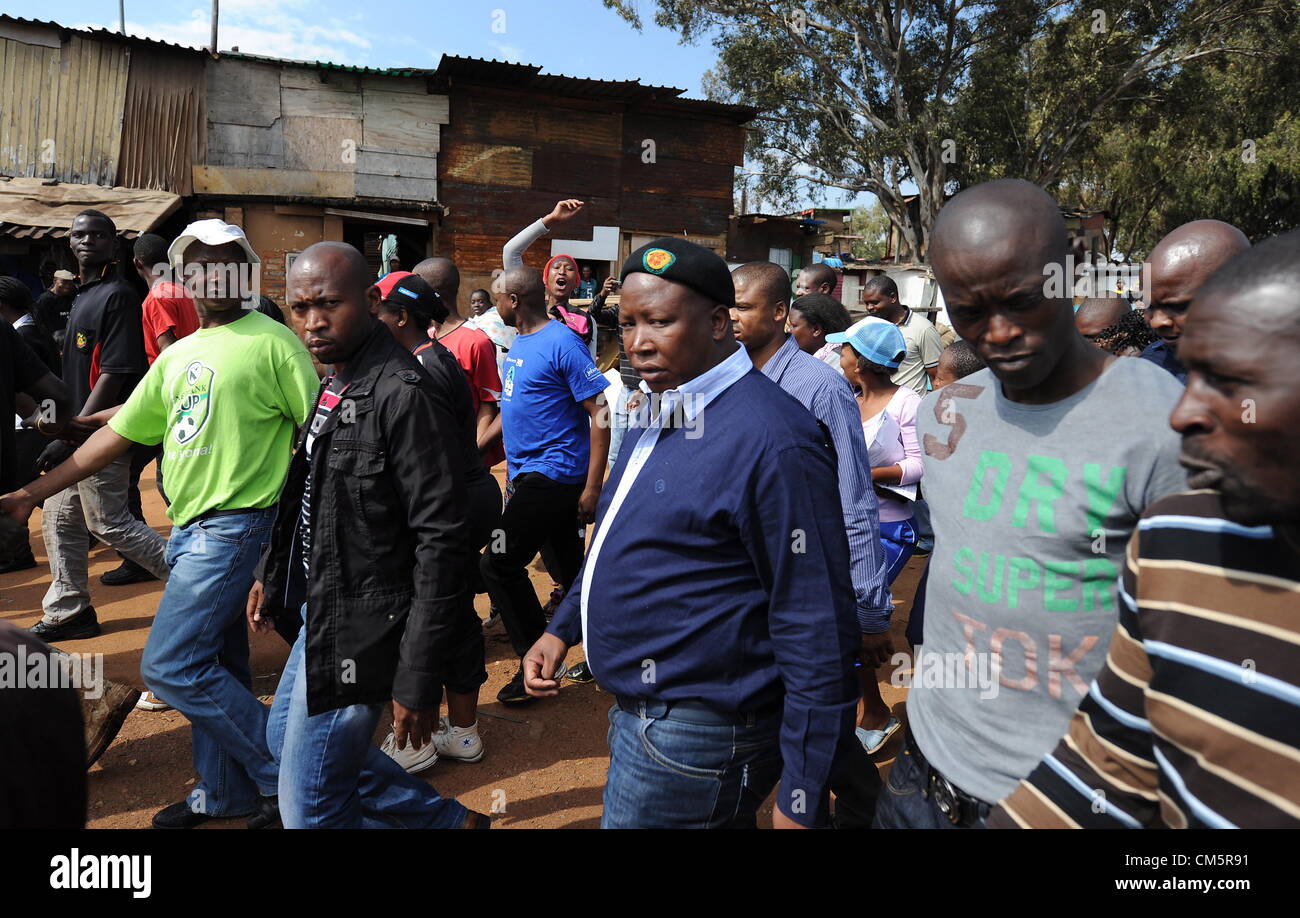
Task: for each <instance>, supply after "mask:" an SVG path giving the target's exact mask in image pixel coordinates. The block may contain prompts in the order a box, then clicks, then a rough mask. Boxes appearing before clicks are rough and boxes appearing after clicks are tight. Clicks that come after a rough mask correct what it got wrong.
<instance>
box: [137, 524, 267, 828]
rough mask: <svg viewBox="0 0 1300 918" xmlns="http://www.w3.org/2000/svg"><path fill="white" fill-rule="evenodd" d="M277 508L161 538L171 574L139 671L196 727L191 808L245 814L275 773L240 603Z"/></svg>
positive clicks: (245, 599)
mask: <svg viewBox="0 0 1300 918" xmlns="http://www.w3.org/2000/svg"><path fill="white" fill-rule="evenodd" d="M273 513H274V508H268V509H265V510H249V511H248V512H247V513H239V514H233V515H230V516H218V517H212V518H210V519H206V520H201V521H199V522H192V523H190V524H188V525H186V526H177V527H176V528H174V529H173V530H172V534H171V538H170V539H168V541H167V555H166V560H167V564H168V566H169V567H170V568H171V577H170V578H169V579H168V581H167V587H166V589H164V590H163V596H162V602H161V603H159V605H158V611H157V613H156V614H155V615H154V620H153V627H152V628H150V629H149V640H148V642H147V643H146V644H145V648H144V656H143V658H142V659H141V661H140V674H141V675H142V676H143V677H144V682H145V685H147V686H148V687H149V690H150V691H152V692H153V693H154V694H155V695H157V696H158V697H159V698H161V699H162V700H163V701H166V702H167V703H168V704H170V705H171V706H172V707H174V708H175V709H176V710H178V711H180V712H181V713H182V714H184V715H185V716H186V717H188V718H189V720H190V723H191V724H192V725H193V727H194V730H193V740H192V743H191V745H192V747H193V753H194V768H195V770H196V771H198V773H199V781H198V784H197V785H196V786H195V788H194V790H193V791H192V792H191V793H190V796H189V803H190V809H192V810H194V811H195V812H200V813H207V814H208V815H209V816H243V815H247V814H248V813H251V812H252V811H253V804H254V802H255V801H256V799H257V795H258V794H259V793H261V794H266V795H272V794H274V793H275V792H276V782H277V780H278V777H277V772H276V767H275V760H274V759H272V758H271V752H270V750H269V749H267V748H266V706H265V705H263V704H262V703H261V702H260V701H258V700H257V698H256V696H254V695H253V692H252V689H251V686H252V684H253V683H252V676H251V674H250V672H249V668H248V625H247V624H246V623H245V621H244V608H245V606H246V605H247V602H248V591H249V588H250V587H252V585H253V569H254V568H255V567H256V566H257V562H258V559H259V558H260V557H261V556H262V552H263V550H264V549H265V548H266V544H267V542H268V541H269V540H270V537H271V520H272V517H273Z"/></svg>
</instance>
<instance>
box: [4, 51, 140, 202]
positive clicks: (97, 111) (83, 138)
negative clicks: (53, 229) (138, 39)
mask: <svg viewBox="0 0 1300 918" xmlns="http://www.w3.org/2000/svg"><path fill="white" fill-rule="evenodd" d="M129 54H130V52H129V51H128V50H127V49H126V48H125V47H124V46H121V45H117V44H108V43H105V42H99V41H91V40H87V39H84V38H81V37H80V36H76V35H73V36H71V37H70V38H69V40H68V41H67V42H65V43H62V44H60V45H59V46H58V47H50V46H48V45H44V44H30V43H28V42H25V41H18V40H16V39H13V38H0V173H4V174H6V175H18V176H27V177H34V178H54V179H58V180H59V181H62V182H75V183H80V184H90V185H112V184H113V182H114V180H115V179H116V177H117V159H118V151H119V149H120V148H121V142H122V113H123V105H124V102H125V98H126V84H127V70H128V68H129Z"/></svg>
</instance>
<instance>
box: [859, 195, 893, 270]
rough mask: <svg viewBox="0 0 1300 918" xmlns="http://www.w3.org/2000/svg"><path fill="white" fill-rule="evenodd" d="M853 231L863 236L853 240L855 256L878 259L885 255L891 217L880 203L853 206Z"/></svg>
mask: <svg viewBox="0 0 1300 918" xmlns="http://www.w3.org/2000/svg"><path fill="white" fill-rule="evenodd" d="M852 217H853V221H852V223H851V226H852V233H853V235H855V236H861V237H862V238H861V239H855V240H853V257H854V258H865V259H877V258H884V257H885V247H886V245H887V244H888V242H889V217H888V216H886V214H885V209H884V208H883V207H881V206H880V205H879V204H872V205H871V206H870V207H855V208H853V214H852Z"/></svg>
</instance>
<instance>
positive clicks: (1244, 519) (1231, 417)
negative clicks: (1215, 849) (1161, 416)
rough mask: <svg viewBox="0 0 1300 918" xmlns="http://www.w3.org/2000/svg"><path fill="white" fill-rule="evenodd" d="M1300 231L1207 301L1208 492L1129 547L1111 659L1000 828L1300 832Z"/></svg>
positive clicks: (1193, 340)
mask: <svg viewBox="0 0 1300 918" xmlns="http://www.w3.org/2000/svg"><path fill="white" fill-rule="evenodd" d="M1297 348H1300V233H1296V232H1293V233H1288V234H1287V235H1285V236H1282V237H1279V238H1277V239H1273V240H1270V241H1269V242H1265V243H1263V244H1261V245H1260V246H1258V247H1256V248H1254V249H1251V250H1248V251H1247V252H1245V253H1244V254H1242V255H1240V256H1238V257H1237V258H1235V259H1234V260H1233V261H1231V262H1229V263H1228V264H1227V265H1225V266H1224V267H1223V268H1221V269H1220V270H1219V271H1218V272H1216V273H1215V274H1214V275H1213V277H1211V278H1210V280H1208V281H1207V282H1206V283H1205V285H1204V286H1203V287H1202V288H1201V289H1200V290H1199V291H1198V292H1197V294H1196V297H1195V299H1194V300H1193V302H1192V305H1191V308H1190V309H1189V311H1188V314H1187V322H1186V326H1185V329H1184V331H1183V335H1182V340H1181V342H1180V344H1179V357H1180V358H1181V360H1182V361H1183V363H1184V365H1185V366H1186V368H1187V370H1188V374H1189V375H1188V381H1187V389H1186V391H1185V392H1184V394H1183V396H1182V399H1181V400H1180V401H1179V402H1178V405H1177V407H1176V408H1175V409H1174V412H1173V415H1172V417H1171V418H1170V423H1171V424H1172V425H1173V427H1174V429H1175V430H1177V431H1178V432H1179V433H1181V434H1182V437H1183V449H1182V455H1181V457H1180V461H1181V462H1182V464H1183V465H1184V466H1186V467H1187V468H1188V469H1189V470H1190V471H1191V475H1190V478H1189V484H1190V485H1191V486H1192V487H1193V488H1195V489H1196V490H1192V491H1187V492H1185V493H1181V494H1175V495H1171V496H1169V497H1166V498H1164V499H1162V500H1160V501H1157V502H1156V503H1155V504H1153V505H1152V506H1151V507H1149V508H1148V509H1147V511H1146V512H1145V513H1144V514H1143V519H1142V521H1141V522H1140V523H1139V526H1138V530H1137V531H1136V532H1135V533H1134V534H1133V537H1132V539H1131V540H1130V542H1129V546H1128V558H1127V564H1126V566H1125V570H1124V573H1123V576H1122V580H1121V584H1120V600H1121V605H1120V619H1119V626H1118V627H1117V628H1116V630H1115V634H1114V637H1113V638H1112V640H1111V644H1110V652H1109V653H1108V654H1107V657H1106V664H1105V666H1104V667H1103V668H1102V670H1101V672H1100V673H1099V674H1098V676H1097V679H1096V680H1095V681H1094V682H1093V683H1092V686H1091V689H1090V690H1089V692H1088V695H1087V696H1086V697H1085V698H1084V700H1083V703H1082V705H1081V706H1080V708H1079V710H1078V711H1077V712H1076V713H1075V715H1074V719H1073V720H1072V721H1071V723H1070V729H1069V732H1068V733H1067V734H1066V736H1065V738H1064V739H1062V740H1061V742H1060V743H1059V744H1058V745H1057V747H1056V749H1055V750H1054V751H1053V752H1052V753H1050V754H1049V755H1047V756H1046V757H1045V758H1044V759H1043V761H1042V762H1041V763H1040V764H1039V765H1038V767H1037V768H1035V769H1034V771H1033V772H1032V773H1031V774H1030V775H1029V777H1028V778H1027V779H1025V780H1024V781H1022V782H1021V783H1020V785H1019V787H1018V788H1017V789H1016V790H1015V791H1013V792H1012V793H1011V794H1010V795H1009V796H1008V797H1007V798H1006V799H1004V800H1003V801H1002V803H1001V805H1000V806H999V807H997V808H996V809H995V810H994V811H993V812H992V813H991V814H990V816H989V819H988V824H989V825H990V826H995V827H1003V828H1014V827H1016V826H1022V827H1027V828H1028V827H1050V828H1060V827H1072V828H1074V827H1084V828H1093V827H1098V828H1119V827H1128V828H1142V827H1163V826H1170V827H1174V828H1187V827H1194V828H1205V827H1211V828H1231V827H1237V826H1240V827H1252V828H1257V827H1282V826H1286V827H1290V828H1295V827H1297V826H1300V716H1297V715H1298V714H1300V684H1298V683H1300V615H1298V614H1297V613H1298V612H1300V477H1297V476H1296V474H1295V466H1294V463H1295V457H1296V454H1297V453H1298V452H1300V427H1297V425H1296V422H1295V419H1296V418H1297V417H1300V365H1298V364H1297V363H1296V361H1295V359H1294V355H1295V353H1296V350H1297Z"/></svg>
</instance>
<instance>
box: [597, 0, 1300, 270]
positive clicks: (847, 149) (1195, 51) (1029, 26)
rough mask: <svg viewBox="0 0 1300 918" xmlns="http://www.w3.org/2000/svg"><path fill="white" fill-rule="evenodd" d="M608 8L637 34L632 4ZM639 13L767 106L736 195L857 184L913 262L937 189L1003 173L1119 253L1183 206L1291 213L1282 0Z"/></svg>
mask: <svg viewBox="0 0 1300 918" xmlns="http://www.w3.org/2000/svg"><path fill="white" fill-rule="evenodd" d="M604 2H605V5H606V6H608V7H611V8H613V9H616V10H618V11H619V12H620V13H621V14H622V15H623V16H624V18H626V19H627V20H628V21H629V22H631V23H633V24H634V25H638V26H639V24H640V18H639V15H638V11H637V4H636V3H634V2H632V0H604ZM654 10H655V21H656V22H657V23H658V24H660V25H662V26H665V27H668V28H671V29H675V30H677V31H678V32H679V33H680V34H681V35H682V36H683V38H684V39H685V40H690V41H698V40H710V41H712V42H713V44H714V45H715V47H716V48H717V49H718V64H717V66H716V67H715V68H714V69H713V70H712V71H711V73H710V77H709V80H708V92H709V96H710V98H718V99H725V100H727V101H736V102H743V103H746V104H750V105H756V106H759V107H761V108H762V109H764V110H765V115H763V116H760V118H759V119H757V120H756V122H755V124H754V127H755V130H754V131H753V132H751V137H750V146H749V149H748V153H747V158H748V162H749V164H750V165H751V166H752V167H753V170H754V171H756V172H757V173H758V175H757V177H756V179H757V180H756V181H755V183H754V185H753V187H752V189H751V192H750V197H751V199H756V198H757V197H759V196H761V197H762V199H764V200H766V201H769V202H773V203H785V202H788V203H791V204H793V203H795V201H796V200H798V199H801V198H803V197H804V196H806V195H807V194H808V189H809V188H810V187H816V186H820V187H825V188H840V189H846V190H848V191H851V192H855V193H856V192H863V191H867V192H870V193H872V194H873V195H875V196H876V197H877V199H878V200H879V202H880V207H881V209H882V212H883V213H884V214H885V216H886V217H887V218H888V219H889V220H890V222H891V223H892V225H893V226H895V227H897V228H898V230H899V231H900V233H901V234H902V236H903V239H904V241H905V242H906V243H907V244H909V245H910V246H911V247H912V248H913V249H914V250H918V251H920V252H922V253H924V252H925V251H926V249H927V248H928V239H929V232H930V228H931V226H932V225H933V222H934V220H935V218H936V217H937V215H938V212H939V208H940V207H941V206H942V205H943V202H944V200H945V198H946V197H947V196H948V195H950V194H952V193H953V192H955V191H956V190H958V189H960V188H962V187H966V186H968V185H971V184H975V183H977V182H981V181H986V180H988V179H992V178H998V177H1004V176H1016V177H1021V178H1026V179H1029V180H1030V181H1033V182H1036V183H1038V184H1040V185H1042V186H1044V187H1045V188H1047V189H1048V190H1049V191H1050V192H1053V193H1054V194H1056V195H1057V197H1058V200H1060V201H1062V203H1063V204H1065V205H1066V206H1069V207H1086V208H1097V209H1102V208H1106V209H1113V210H1115V212H1116V214H1117V215H1118V217H1117V224H1118V226H1119V232H1118V234H1119V238H1120V240H1121V242H1122V243H1124V244H1127V245H1130V246H1139V245H1144V244H1146V240H1147V239H1148V238H1149V237H1150V235H1151V234H1152V233H1155V232H1158V231H1159V230H1160V229H1161V228H1165V227H1167V226H1168V224H1169V221H1171V220H1175V219H1179V218H1180V217H1181V216H1182V215H1183V214H1185V213H1192V214H1194V216H1202V217H1204V216H1219V215H1220V214H1221V213H1233V214H1243V215H1253V216H1251V217H1250V220H1251V221H1252V222H1251V226H1256V225H1258V226H1259V227H1260V231H1261V232H1263V231H1264V229H1263V227H1264V226H1266V225H1273V224H1278V223H1287V222H1288V221H1289V223H1290V225H1294V224H1295V222H1296V221H1295V220H1294V219H1293V217H1294V212H1295V208H1296V206H1297V205H1296V200H1297V194H1296V192H1297V184H1298V183H1297V178H1298V177H1300V169H1297V168H1296V162H1295V158H1296V155H1297V154H1296V146H1295V143H1294V141H1295V134H1296V126H1295V122H1294V119H1293V118H1292V116H1293V115H1294V114H1295V113H1296V107H1295V104H1294V102H1295V96H1296V92H1297V89H1296V74H1297V73H1300V68H1298V67H1297V64H1300V61H1297V60H1296V54H1297V51H1296V46H1297V42H1296V23H1295V18H1294V17H1295V4H1294V3H1293V2H1291V0H1127V2H1114V0H1112V2H1106V0H1003V2H996V3H994V2H981V0H913V2H908V3H902V2H897V0H893V2H891V0H768V2H753V0H656V2H655V4H654ZM1287 67H1289V68H1290V69H1289V71H1288V70H1286V68H1287ZM1284 74H1289V75H1284ZM1216 112H1217V120H1218V123H1217V124H1216V123H1215V118H1214V113H1216ZM1244 139H1254V140H1256V141H1257V161H1256V162H1255V163H1242V162H1241V161H1240V159H1241V157H1240V153H1241V149H1242V148H1241V142H1242V140H1244ZM1234 156H1235V157H1236V160H1235V161H1234V159H1233V157H1234ZM1246 166H1249V167H1250V168H1244V167H1246ZM913 186H914V188H913ZM914 189H915V192H916V193H917V196H918V201H917V204H918V209H919V215H920V216H919V220H917V221H916V222H915V223H913V220H912V218H911V216H910V215H909V212H908V208H907V205H906V203H905V197H906V196H907V195H908V194H910V193H912V192H913V190H914ZM1206 208H1219V209H1218V210H1217V211H1216V210H1207V209H1206ZM1223 219H1227V218H1226V217H1223ZM1175 225H1176V224H1175ZM1239 225H1241V224H1239ZM1242 228H1243V229H1245V230H1246V231H1247V232H1248V233H1250V232H1251V230H1250V229H1248V228H1247V227H1246V226H1245V225H1243V226H1242ZM1126 233H1127V234H1128V235H1127V236H1126V235H1125V234H1126Z"/></svg>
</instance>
